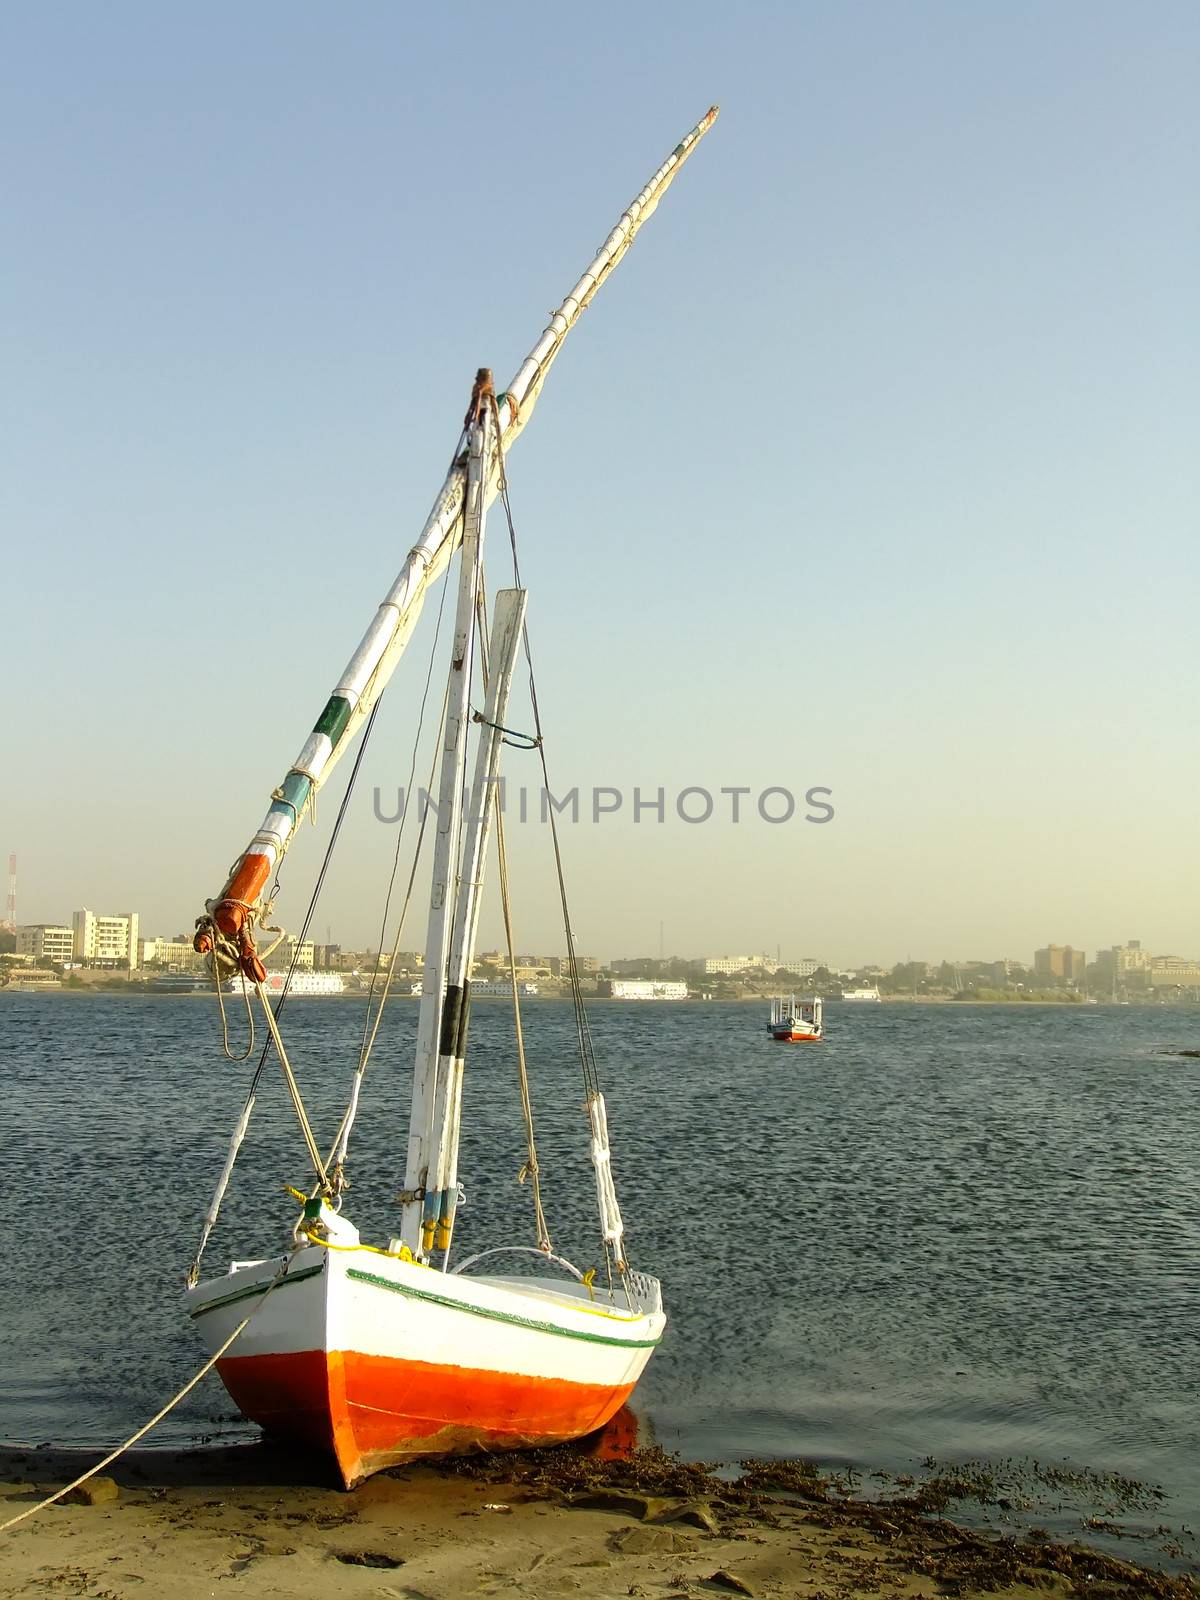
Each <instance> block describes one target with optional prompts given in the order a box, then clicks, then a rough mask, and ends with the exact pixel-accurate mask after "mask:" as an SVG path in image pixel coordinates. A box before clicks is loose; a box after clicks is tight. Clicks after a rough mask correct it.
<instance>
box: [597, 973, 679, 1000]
mask: <svg viewBox="0 0 1200 1600" xmlns="http://www.w3.org/2000/svg"><path fill="white" fill-rule="evenodd" d="M600 993H601V994H604V995H608V996H609V998H610V999H612V1000H686V999H687V996H688V986H687V984H686V983H678V982H675V981H673V980H672V979H670V978H609V979H607V980H606V981H604V982H602V983H601V985H600Z"/></svg>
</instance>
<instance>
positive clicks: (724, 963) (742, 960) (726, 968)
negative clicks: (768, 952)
mask: <svg viewBox="0 0 1200 1600" xmlns="http://www.w3.org/2000/svg"><path fill="white" fill-rule="evenodd" d="M750 967H753V968H757V969H758V970H759V971H767V972H770V971H773V970H774V968H773V966H772V965H771V964H770V963H768V962H767V960H766V958H765V957H763V956H705V958H704V975H705V977H711V976H712V974H713V973H715V972H723V973H726V974H728V973H731V972H745V971H746V970H747V968H750ZM813 971H814V972H815V971H816V968H815V967H814V968H813Z"/></svg>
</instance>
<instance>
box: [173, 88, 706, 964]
mask: <svg viewBox="0 0 1200 1600" xmlns="http://www.w3.org/2000/svg"><path fill="white" fill-rule="evenodd" d="M716 116H717V107H716V106H713V107H712V108H711V109H710V110H709V111H708V113H707V114H706V115H705V116H704V117H703V118H702V119H701V121H700V122H698V123H697V124H696V126H695V127H694V128H693V129H692V130H691V132H690V133H689V134H688V135H687V136H686V138H684V139H683V140H681V141H680V143H679V144H678V145H676V147H675V149H674V150H673V151H672V152H671V154H670V155H669V156H668V157H667V159H666V161H664V162H663V164H662V166H661V167H659V169H658V171H657V172H656V173H655V174H654V176H653V177H652V178H651V179H650V181H649V183H648V184H647V185H646V186H645V188H644V189H643V190H642V191H641V193H640V194H639V195H638V196H637V198H636V199H635V200H634V201H633V203H632V204H631V205H630V206H629V207H628V209H627V210H626V211H625V212H624V213H623V214H622V216H621V218H620V220H619V221H618V223H617V225H616V227H615V228H614V229H613V230H612V232H611V233H610V234H609V236H608V238H607V239H606V240H605V241H604V243H603V245H602V246H601V247H600V249H599V251H598V252H597V254H596V256H595V257H594V259H593V260H592V261H591V263H590V264H589V266H588V268H587V270H586V272H584V274H583V276H582V277H581V278H580V279H579V281H578V283H576V284H575V286H574V287H573V288H572V290H571V292H570V293H569V294H568V295H567V297H566V299H565V300H564V301H563V303H562V305H561V306H560V307H559V308H558V310H557V311H556V312H555V314H554V316H553V317H552V318H551V320H550V322H549V324H548V326H547V327H546V329H545V330H544V332H543V333H542V336H541V338H540V339H539V340H538V342H537V343H536V344H535V345H534V347H533V349H532V350H531V351H530V353H529V355H528V356H527V357H526V358H525V360H524V362H523V363H522V364H521V367H520V369H519V370H518V372H517V374H516V376H515V377H514V378H513V380H512V382H511V383H510V384H509V386H508V388H507V390H505V392H504V393H503V394H501V395H498V396H497V410H498V419H499V426H500V441H501V444H502V447H503V449H504V451H505V452H507V450H508V449H509V448H510V447H511V445H512V443H513V441H514V440H515V439H516V437H517V435H518V434H519V433H520V432H521V430H522V428H524V426H525V424H526V423H527V422H528V421H529V418H530V416H531V415H532V413H533V407H534V405H535V403H536V401H537V398H538V395H539V394H540V392H541V388H542V384H543V383H544V382H545V379H546V374H547V373H548V372H549V370H550V367H551V365H552V363H553V361H554V359H555V357H556V356H557V355H558V352H559V350H560V349H561V348H562V344H563V340H564V339H565V338H566V336H567V334H568V333H569V332H570V330H571V328H572V327H573V326H574V324H575V323H576V321H577V320H578V318H579V316H580V314H581V313H582V312H583V311H584V310H585V309H586V307H587V306H588V304H589V303H590V301H591V299H592V296H593V295H594V294H595V292H596V290H597V289H598V288H599V287H600V285H601V284H602V283H603V282H604V280H605V278H607V277H608V275H609V273H610V272H611V271H612V269H613V268H614V267H615V266H616V265H617V263H618V262H619V261H620V259H621V257H622V256H623V255H624V254H625V252H626V250H628V248H629V246H630V245H631V244H632V242H633V239H634V236H635V235H636V233H637V230H638V229H639V228H640V227H641V225H642V223H643V222H645V221H646V219H647V218H648V217H649V216H650V215H651V213H652V212H653V211H654V208H655V207H656V206H657V204H658V202H659V200H660V199H661V198H662V196H663V194H664V193H665V192H666V190H667V188H668V187H669V185H670V184H671V182H672V180H673V179H674V177H675V175H676V173H677V172H678V171H679V169H680V167H681V166H682V165H683V163H684V162H685V161H686V160H687V158H688V156H689V155H690V154H691V153H692V151H693V150H694V149H695V147H696V145H697V143H698V142H699V140H700V139H702V138H703V136H704V135H705V134H706V133H707V132H708V130H709V128H711V126H712V124H713V122H714V121H715V120H716ZM498 469H499V459H498V457H494V458H493V459H492V461H491V462H490V463H489V470H488V475H487V480H486V500H487V502H488V503H490V502H491V500H493V499H494V498H495V496H496V493H497V489H498V476H499V472H498ZM466 478H467V474H466V454H465V451H463V452H460V454H459V455H458V456H457V457H456V459H455V461H454V463H453V465H452V466H451V468H450V471H449V472H448V474H447V475H446V480H445V482H444V483H443V485H442V487H441V490H440V492H439V494H438V496H437V499H436V500H435V501H434V504H433V509H432V511H431V512H430V513H429V517H428V519H427V521H426V523H425V526H424V528H423V529H422V531H421V536H420V538H419V539H418V540H417V542H416V544H415V545H414V546H413V548H412V549H411V550H410V551H409V554H408V558H407V560H406V561H405V563H404V566H403V567H402V568H401V570H400V573H399V576H398V577H397V578H396V581H395V583H394V584H393V585H392V587H391V589H390V590H389V591H388V593H387V595H386V596H385V597H384V599H383V601H382V603H381V604H380V606H379V608H378V610H377V611H376V613H375V617H374V619H373V621H372V622H371V625H370V627H369V628H368V629H367V631H366V633H365V634H364V636H363V638H362V641H361V643H360V644H359V646H358V648H357V650H356V651H355V652H354V654H353V656H352V657H351V658H350V662H349V664H348V665H347V667H346V670H345V671H344V672H343V673H342V676H341V677H340V678H339V679H338V682H337V684H336V686H335V687H334V690H333V693H332V694H331V695H330V697H329V699H328V701H327V702H326V704H325V707H324V709H323V710H322V712H321V714H320V716H319V717H318V718H317V721H316V723H315V725H314V727H313V730H312V732H311V734H310V735H309V736H308V738H307V740H306V741H305V743H304V746H303V748H302V749H301V751H300V754H299V755H298V756H297V757H296V760H295V762H294V763H293V764H292V766H291V767H290V768H289V770H288V772H287V774H286V775H285V777H284V779H283V781H282V783H281V784H280V785H279V787H278V788H277V789H276V790H275V791H274V792H273V794H272V797H271V806H270V809H269V810H268V812H267V814H266V816H265V817H264V819H263V822H262V825H261V826H260V827H259V829H258V832H257V833H256V834H255V835H254V837H253V839H251V841H250V843H249V845H247V847H246V849H245V850H244V851H243V853H242V854H241V855H240V856H239V857H238V859H237V861H236V862H235V864H234V867H233V870H232V871H231V872H230V874H229V877H228V879H227V880H226V882H225V885H224V887H223V888H222V890H221V892H220V894H219V895H218V896H217V897H216V899H215V900H210V901H208V902H207V904H206V910H205V915H204V916H203V917H201V918H199V919H198V920H197V932H196V938H195V944H196V948H197V950H201V951H210V950H215V953H216V956H217V959H218V963H219V965H221V966H222V967H224V968H225V969H231V968H232V967H233V966H234V965H240V966H241V967H242V970H243V971H244V972H245V973H246V974H247V976H250V977H252V978H253V977H257V976H259V974H260V973H261V965H260V964H259V963H258V958H257V956H256V954H255V952H254V943H253V938H252V936H251V929H252V927H253V923H254V921H255V919H256V917H257V916H258V915H259V914H260V912H261V911H262V910H263V909H264V908H263V905H262V897H263V892H264V890H265V889H266V886H267V884H268V883H269V882H270V881H271V878H272V874H273V873H274V871H275V870H276V869H277V867H278V865H279V863H280V861H281V860H282V858H283V856H284V854H285V852H286V851H287V848H288V846H289V845H290V843H291V841H292V839H293V837H294V835H295V833H296V830H297V828H298V827H299V825H300V822H301V820H302V819H303V817H304V815H305V813H306V811H307V810H308V809H309V807H310V806H311V805H312V802H313V799H314V797H315V795H316V793H317V791H318V790H319V789H320V788H321V786H322V784H324V783H325V781H326V779H327V778H328V777H329V775H330V773H331V772H332V771H333V768H334V766H335V764H336V763H337V761H338V760H339V758H340V757H341V756H342V755H343V754H344V753H345V751H346V750H347V749H348V748H349V746H350V744H351V743H352V741H353V739H354V736H355V734H356V733H357V732H358V731H359V729H360V728H361V726H362V724H363V722H364V720H365V719H366V717H367V716H368V715H369V713H370V711H371V708H372V706H373V705H374V704H375V702H376V700H377V699H378V698H379V695H380V694H381V693H382V691H383V688H384V685H385V684H386V683H387V681H388V679H389V678H390V676H391V674H392V672H393V671H394V670H395V667H396V664H397V662H398V661H399V659H400V656H401V655H402V654H403V652H404V648H405V646H406V645H407V643H408V640H409V637H410V635H411V634H412V630H413V628H414V626H415V624H416V621H417V618H418V617H419V616H420V613H421V607H422V605H423V603H424V600H425V595H426V593H427V592H428V590H429V588H430V586H431V584H433V583H434V581H435V580H436V579H437V578H438V577H439V576H440V575H441V573H442V572H444V571H445V568H446V564H447V562H448V561H449V560H450V557H451V556H452V555H453V553H454V551H455V550H456V549H457V548H458V545H459V542H460V540H461V538H462V528H463V501H464V494H465V487H466Z"/></svg>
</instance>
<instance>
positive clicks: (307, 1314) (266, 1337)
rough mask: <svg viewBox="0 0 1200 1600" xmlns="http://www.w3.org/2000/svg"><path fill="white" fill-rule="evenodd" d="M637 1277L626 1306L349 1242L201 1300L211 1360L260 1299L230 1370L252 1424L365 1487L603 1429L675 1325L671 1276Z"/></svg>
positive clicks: (225, 1281) (239, 1276) (262, 1264)
mask: <svg viewBox="0 0 1200 1600" xmlns="http://www.w3.org/2000/svg"><path fill="white" fill-rule="evenodd" d="M333 1220H334V1222H335V1223H336V1225H338V1226H340V1228H341V1229H343V1230H344V1228H345V1224H344V1223H342V1221H341V1219H340V1218H336V1219H333ZM332 1240H333V1234H332V1233H331V1234H330V1241H331V1243H332ZM285 1267H286V1272H285V1275H284V1276H282V1277H280V1276H279V1274H280V1272H281V1270H283V1269H284V1268H285ZM628 1278H629V1288H630V1291H631V1295H632V1297H633V1304H632V1305H622V1304H620V1303H617V1304H613V1303H610V1302H609V1301H607V1300H602V1299H600V1298H599V1297H597V1298H592V1295H591V1293H589V1290H588V1288H587V1287H586V1286H585V1285H584V1284H582V1283H580V1282H577V1281H575V1280H573V1279H571V1278H568V1277H566V1276H564V1277H562V1278H560V1279H543V1278H536V1279H535V1278H520V1277H513V1278H499V1277H491V1276H488V1277H467V1276H465V1275H463V1274H461V1273H442V1272H440V1271H438V1270H437V1269H436V1268H434V1267H431V1266H422V1265H419V1264H418V1263H416V1262H411V1261H405V1260H402V1259H399V1258H398V1257H396V1256H391V1255H383V1254H380V1253H378V1252H374V1251H367V1250H365V1249H364V1248H362V1247H361V1246H359V1247H356V1246H355V1245H353V1244H349V1243H348V1242H347V1240H346V1235H345V1233H344V1232H343V1234H342V1242H341V1243H340V1244H339V1246H338V1248H336V1249H332V1248H329V1247H327V1246H325V1245H307V1246H305V1248H303V1249H301V1250H298V1251H297V1252H295V1253H294V1254H293V1255H291V1256H287V1257H282V1258H277V1259H275V1260H272V1261H256V1262H239V1263H237V1264H235V1266H234V1267H233V1268H232V1269H231V1271H230V1272H229V1273H228V1274H227V1275H226V1276H225V1277H223V1278H215V1279H210V1280H209V1281H208V1282H206V1283H203V1284H201V1285H199V1286H198V1287H196V1288H194V1289H192V1290H190V1291H189V1293H188V1297H187V1299H188V1310H189V1311H190V1312H191V1315H192V1316H193V1317H194V1318H195V1320H196V1323H197V1326H198V1327H199V1329H200V1331H201V1333H202V1335H203V1337H204V1339H205V1341H206V1343H207V1344H208V1346H209V1348H210V1349H212V1350H216V1349H219V1348H220V1346H221V1345H222V1344H224V1343H225V1341H226V1340H227V1339H228V1338H229V1336H230V1334H231V1333H232V1332H233V1331H234V1329H235V1328H236V1327H237V1326H238V1324H239V1323H240V1322H241V1320H242V1319H243V1318H244V1317H245V1315H246V1313H247V1310H250V1309H253V1308H254V1307H255V1306H257V1305H258V1304H259V1303H260V1302H261V1309H260V1310H258V1311H257V1313H256V1314H255V1315H254V1316H253V1317H252V1318H251V1321H250V1323H249V1325H248V1326H247V1327H246V1328H245V1329H244V1330H243V1332H242V1333H241V1335H240V1336H239V1337H238V1338H237V1339H236V1340H235V1341H234V1343H233V1345H232V1346H231V1348H230V1350H229V1352H228V1353H227V1354H226V1355H225V1356H223V1357H222V1358H221V1359H220V1361H219V1362H218V1363H217V1371H218V1372H219V1373H220V1375H221V1378H222V1380H223V1382H224V1384H225V1387H226V1388H227V1389H228V1391H229V1393H230V1395H231V1396H232V1397H233V1400H234V1402H235V1403H236V1405H237V1406H238V1408H239V1409H240V1410H241V1411H242V1412H243V1413H244V1414H245V1415H246V1416H247V1417H249V1418H251V1419H252V1420H253V1421H254V1422H257V1423H259V1424H260V1425H261V1426H262V1427H263V1428H264V1429H265V1430H266V1431H267V1432H268V1433H269V1434H271V1435H272V1436H274V1437H277V1438H284V1439H289V1440H291V1441H294V1442H295V1443H297V1444H299V1445H302V1446H304V1447H307V1448H309V1449H312V1450H313V1451H315V1452H319V1453H320V1454H322V1455H324V1456H326V1457H328V1456H332V1457H333V1459H334V1461H335V1462H336V1465H337V1469H338V1471H339V1473H340V1475H341V1478H342V1481H343V1483H344V1484H345V1485H346V1487H347V1488H352V1487H353V1486H354V1484H356V1483H358V1482H360V1481H361V1480H362V1479H363V1478H365V1477H367V1476H369V1474H371V1473H372V1472H378V1471H379V1470H380V1469H381V1468H383V1467H390V1466H395V1465H397V1464H398V1463H400V1462H404V1461H408V1460H411V1459H412V1458H414V1457H416V1456H421V1455H433V1454H457V1453H460V1452H462V1451H466V1450H471V1449H486V1450H501V1449H514V1448H519V1447H522V1446H530V1445H543V1444H556V1443H558V1442H560V1441H561V1440H564V1439H575V1438H580V1437H581V1436H582V1435H584V1434H587V1433H591V1432H592V1431H593V1430H594V1429H596V1428H601V1427H603V1426H604V1424H605V1423H606V1422H607V1421H608V1420H609V1418H610V1417H612V1416H613V1415H614V1414H615V1413H616V1412H617V1411H618V1410H619V1409H620V1407H621V1406H622V1405H624V1403H625V1401H626V1400H627V1399H628V1398H629V1396H630V1394H631V1393H632V1391H633V1387H634V1385H635V1384H636V1383H637V1381H638V1378H639V1377H640V1376H641V1373H642V1369H643V1368H644V1367H645V1365H646V1363H647V1361H649V1359H650V1357H651V1355H652V1354H653V1352H654V1348H655V1346H656V1345H657V1344H658V1342H659V1340H660V1339H661V1337H662V1333H663V1328H664V1326H665V1323H666V1318H665V1317H664V1315H663V1311H662V1299H661V1291H660V1289H659V1286H658V1283H657V1281H656V1280H654V1279H651V1278H646V1277H644V1276H643V1275H642V1274H640V1273H629V1274H628ZM272 1285H273V1287H272ZM264 1296H265V1298H264Z"/></svg>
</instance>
